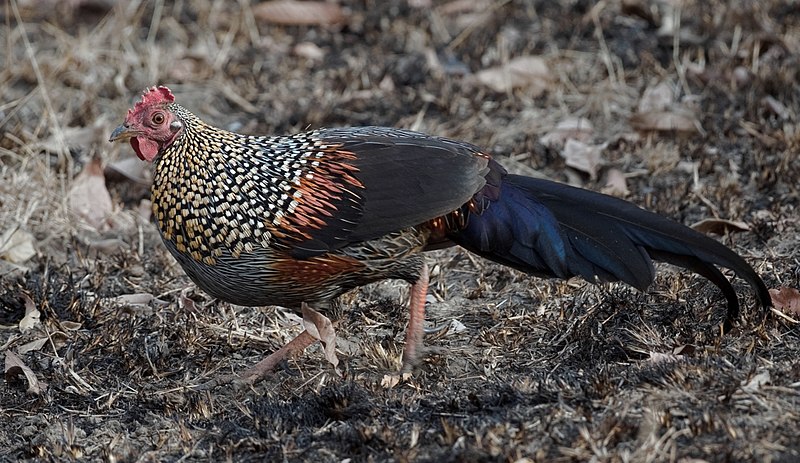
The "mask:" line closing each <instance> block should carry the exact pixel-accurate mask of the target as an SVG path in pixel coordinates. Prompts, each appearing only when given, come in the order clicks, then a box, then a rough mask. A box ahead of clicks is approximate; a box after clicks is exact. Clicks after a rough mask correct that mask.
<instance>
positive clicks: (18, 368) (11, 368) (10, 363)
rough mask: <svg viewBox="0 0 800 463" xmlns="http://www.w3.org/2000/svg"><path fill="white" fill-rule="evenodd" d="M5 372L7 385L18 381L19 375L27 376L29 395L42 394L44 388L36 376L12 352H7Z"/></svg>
mask: <svg viewBox="0 0 800 463" xmlns="http://www.w3.org/2000/svg"><path fill="white" fill-rule="evenodd" d="M3 371H4V374H5V379H6V382H7V383H10V382H13V381H15V380H17V378H18V377H19V375H20V374H22V375H25V380H26V381H27V382H28V390H27V392H28V394H35V395H39V394H41V392H42V388H41V385H40V384H39V380H38V379H37V378H36V375H35V374H33V371H32V370H31V369H30V368H28V366H27V365H25V362H23V361H22V359H21V358H19V357H17V354H15V353H13V352H11V351H10V350H7V351H6V361H5V369H4V370H3Z"/></svg>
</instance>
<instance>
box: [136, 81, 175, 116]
mask: <svg viewBox="0 0 800 463" xmlns="http://www.w3.org/2000/svg"><path fill="white" fill-rule="evenodd" d="M173 101H175V95H173V94H172V92H171V91H170V89H169V88H167V87H164V86H163V85H160V86H158V87H152V88H149V89H147V90H145V91H144V93H142V99H141V100H139V101H138V102H137V103H136V104H135V105H134V106H133V108H131V109H129V110H128V117H131V116H132V115H134V114H136V113H138V112H139V110H140V109H141V108H143V107H146V106H152V105H157V104H163V103H172V102H173Z"/></svg>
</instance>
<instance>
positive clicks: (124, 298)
mask: <svg viewBox="0 0 800 463" xmlns="http://www.w3.org/2000/svg"><path fill="white" fill-rule="evenodd" d="M186 299H189V298H186ZM111 300H112V302H113V303H114V304H118V305H126V306H136V305H148V304H150V303H153V304H155V305H165V304H166V303H167V302H166V301H162V300H161V299H158V298H157V297H155V296H153V295H152V294H150V293H134V294H123V295H121V296H117V297H114V298H111ZM189 301H191V302H192V304H194V301H192V300H191V299H189Z"/></svg>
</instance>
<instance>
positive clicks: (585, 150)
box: [561, 139, 606, 180]
mask: <svg viewBox="0 0 800 463" xmlns="http://www.w3.org/2000/svg"><path fill="white" fill-rule="evenodd" d="M605 147H606V145H605V144H602V145H589V144H586V143H583V142H580V141H578V140H572V139H570V140H567V143H566V144H565V145H564V149H563V150H561V157H563V158H564V160H565V161H566V163H567V165H568V166H569V167H572V168H573V169H577V170H579V171H581V172H586V173H588V174H589V176H590V177H591V178H592V180H595V179H597V169H598V168H599V167H600V165H601V164H602V163H603V160H602V156H601V154H602V152H603V150H604V149H605Z"/></svg>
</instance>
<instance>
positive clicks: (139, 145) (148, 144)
mask: <svg viewBox="0 0 800 463" xmlns="http://www.w3.org/2000/svg"><path fill="white" fill-rule="evenodd" d="M131 147H133V151H135V152H136V156H139V159H141V160H142V161H147V162H152V161H153V159H155V157H156V156H157V155H158V143H156V142H154V141H153V140H150V139H147V138H139V137H131Z"/></svg>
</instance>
